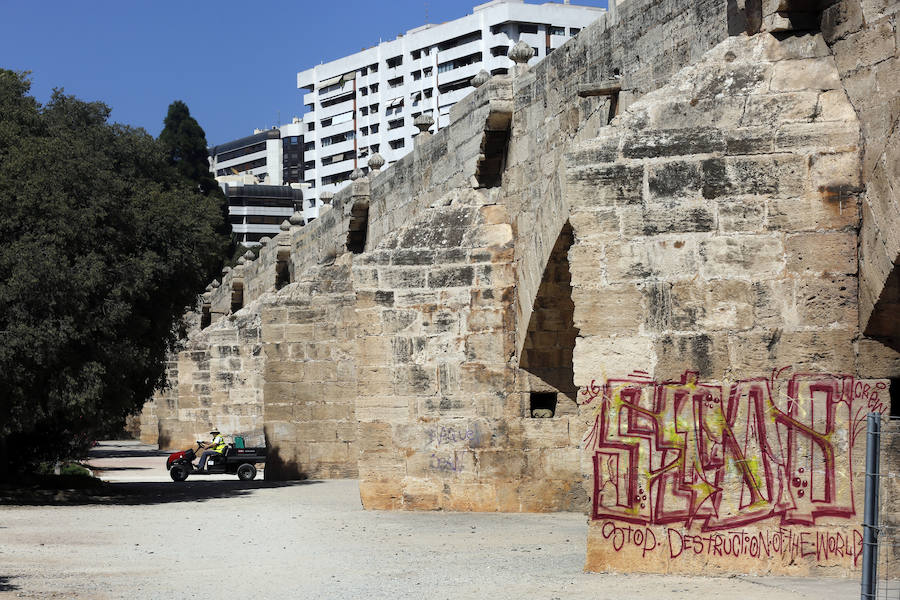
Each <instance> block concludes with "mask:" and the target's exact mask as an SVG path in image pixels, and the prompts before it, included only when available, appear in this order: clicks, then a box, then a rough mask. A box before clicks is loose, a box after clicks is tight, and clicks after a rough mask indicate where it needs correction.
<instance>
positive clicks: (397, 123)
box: [388, 119, 403, 131]
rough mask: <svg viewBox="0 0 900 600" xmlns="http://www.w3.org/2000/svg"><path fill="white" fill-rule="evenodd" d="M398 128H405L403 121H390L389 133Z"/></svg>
mask: <svg viewBox="0 0 900 600" xmlns="http://www.w3.org/2000/svg"><path fill="white" fill-rule="evenodd" d="M398 127H403V119H394V120H393V121H388V131H390V130H391V129H397V128H398Z"/></svg>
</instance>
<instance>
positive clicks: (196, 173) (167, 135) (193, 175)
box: [159, 100, 217, 194]
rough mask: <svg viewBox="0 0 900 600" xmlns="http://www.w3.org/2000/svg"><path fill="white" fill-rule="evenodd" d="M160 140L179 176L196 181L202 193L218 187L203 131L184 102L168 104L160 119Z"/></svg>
mask: <svg viewBox="0 0 900 600" xmlns="http://www.w3.org/2000/svg"><path fill="white" fill-rule="evenodd" d="M163 125H164V126H163V130H162V131H161V132H160V134H159V141H160V142H161V143H162V145H163V147H164V148H165V150H166V157H167V158H168V160H169V164H171V165H173V166H174V167H175V168H177V169H178V172H179V173H181V175H182V176H183V177H185V178H187V179H189V180H190V181H194V182H196V183H197V184H198V185H199V186H200V190H201V192H202V193H204V194H208V193H209V192H210V191H212V190H214V189H217V186H216V182H215V180H214V179H213V177H212V174H211V173H210V172H209V158H208V156H209V154H208V151H207V149H206V133H204V131H203V128H202V127H200V124H199V123H197V120H196V119H195V118H194V117H192V116H191V111H190V110H189V109H188V107H187V104H185V103H184V102H182V101H181V100H176V101H175V102H173V103H172V104H170V105H169V112H168V114H166V118H165V120H164V121H163Z"/></svg>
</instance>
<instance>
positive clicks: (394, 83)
mask: <svg viewBox="0 0 900 600" xmlns="http://www.w3.org/2000/svg"><path fill="white" fill-rule="evenodd" d="M388 85H389V86H391V87H392V88H395V87H397V86H398V85H403V77H395V78H393V79H388Z"/></svg>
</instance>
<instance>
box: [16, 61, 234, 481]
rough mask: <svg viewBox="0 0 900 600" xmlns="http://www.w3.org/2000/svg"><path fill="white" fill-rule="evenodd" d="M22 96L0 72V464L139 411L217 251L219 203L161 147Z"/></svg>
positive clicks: (83, 106)
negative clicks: (1, 381) (1, 380)
mask: <svg viewBox="0 0 900 600" xmlns="http://www.w3.org/2000/svg"><path fill="white" fill-rule="evenodd" d="M29 89H30V82H29V80H28V79H27V75H26V74H23V73H16V72H12V71H7V70H0V307H2V310H0V372H2V373H3V374H4V376H5V381H4V385H3V386H2V387H0V463H2V462H3V459H4V457H3V456H2V454H3V446H5V447H6V451H7V456H6V458H7V460H8V461H9V463H10V464H13V465H17V464H21V463H23V462H27V461H29V460H35V459H42V458H43V459H46V458H59V457H62V456H65V455H66V451H67V450H68V449H69V448H70V447H71V446H72V445H73V444H75V443H77V442H78V440H80V439H82V440H83V439H89V438H90V437H91V436H93V435H96V434H97V432H99V431H102V430H108V429H109V428H110V427H111V426H115V425H118V424H121V422H122V421H123V420H124V418H125V416H126V415H128V414H131V413H134V412H135V411H137V410H139V409H140V407H141V406H142V404H143V403H144V402H145V401H146V400H147V399H148V398H149V397H150V396H151V394H152V393H153V390H154V389H155V388H156V387H158V386H159V385H160V384H161V382H162V381H163V375H164V364H165V362H164V361H165V356H166V352H167V350H168V349H170V348H171V347H172V346H173V344H174V343H175V341H176V339H177V335H178V332H177V331H176V329H177V327H176V324H177V323H179V322H180V318H181V315H182V314H183V312H184V310H185V307H186V306H190V305H193V304H194V302H195V300H196V294H197V293H198V292H200V291H201V290H202V289H203V287H204V286H205V285H206V282H208V281H209V280H210V279H211V278H212V277H213V276H214V275H215V274H216V272H217V271H218V269H219V268H220V266H221V261H222V258H223V257H224V256H225V252H226V251H227V239H226V238H225V237H224V236H223V235H221V234H219V233H217V232H216V229H217V227H219V225H220V221H221V205H220V203H219V200H218V199H217V198H216V197H213V196H206V195H203V194H202V193H199V191H198V187H197V184H196V182H195V181H194V180H191V179H190V178H189V177H186V176H185V175H184V174H183V173H182V172H181V170H180V169H179V168H177V167H176V165H173V164H172V162H171V160H170V158H171V157H170V156H169V155H167V149H166V147H165V145H164V144H162V143H160V142H159V141H157V140H155V139H153V137H151V136H150V135H148V134H147V133H146V132H145V131H143V130H142V129H133V128H130V127H127V126H123V125H118V124H110V123H109V122H108V118H109V114H110V109H109V108H108V107H107V106H106V105H104V104H102V103H100V102H84V101H82V100H78V99H76V98H74V97H72V96H67V95H64V94H63V93H62V92H60V91H58V90H57V91H55V92H54V93H53V96H52V98H51V99H50V101H49V102H48V103H47V104H46V105H44V106H42V105H40V104H39V103H38V102H36V101H35V100H34V98H32V97H30V96H28V95H27V94H28V91H29ZM185 110H186V107H185ZM171 113H172V111H171V109H170V115H171ZM194 123H196V121H194ZM198 127H199V126H198ZM200 133H201V137H202V130H201V132H200ZM204 145H205V144H204ZM204 153H205V149H204ZM2 470H3V466H2V465H0V472H2Z"/></svg>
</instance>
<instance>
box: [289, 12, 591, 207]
mask: <svg viewBox="0 0 900 600" xmlns="http://www.w3.org/2000/svg"><path fill="white" fill-rule="evenodd" d="M603 12H604V10H603V9H600V8H593V7H587V6H576V5H571V4H569V3H568V1H567V2H566V3H564V4H559V3H545V4H539V5H538V4H525V3H524V2H523V0H494V1H492V2H488V3H486V4H481V5H479V6H476V7H475V8H474V9H473V11H472V14H470V15H467V16H465V17H462V18H460V19H456V20H454V21H449V22H446V23H442V24H440V25H423V26H421V27H417V28H416V29H412V30H410V31H407V32H406V34H404V35H401V36H398V37H397V39H395V40H391V41H388V42H382V43H380V44H378V45H377V46H374V47H372V48H368V49H366V50H363V51H361V52H357V53H355V54H351V55H350V56H345V57H344V58H340V59H337V60H333V61H331V62H328V63H324V64H321V65H318V66H316V67H313V68H311V69H307V70H306V71H302V72H300V73H298V74H297V87H298V88H300V89H303V90H306V92H307V93H306V94H304V96H303V103H304V105H305V106H306V107H307V109H308V112H307V113H305V114H304V116H303V121H302V123H303V127H302V134H303V138H304V147H303V153H304V158H303V160H304V164H303V180H304V182H305V183H306V184H307V185H308V186H309V189H307V190H305V191H304V195H305V196H306V198H307V199H308V203H307V204H310V203H312V204H315V210H316V211H318V205H319V202H318V198H319V195H320V194H321V193H322V192H326V191H328V192H335V191H337V190H338V189H340V188H341V187H343V186H344V185H346V184H347V182H348V180H349V177H350V173H351V172H353V170H354V169H355V168H357V167H359V168H361V169H363V170H364V171H365V170H367V162H368V157H369V156H370V155H371V154H373V153H375V152H378V153H379V154H381V156H382V157H383V158H384V159H385V161H386V163H385V164H386V165H390V164H391V163H393V162H395V161H396V160H398V159H399V158H401V157H402V156H404V155H405V154H406V153H408V152H410V151H411V150H412V147H413V137H414V136H415V135H416V134H418V133H419V130H418V129H417V128H416V127H414V126H413V120H414V119H415V118H416V117H417V116H418V115H420V114H422V113H428V114H430V115H431V116H432V117H433V118H434V120H435V129H440V128H443V127H446V126H447V124H448V122H449V118H450V117H449V115H450V107H451V106H453V105H454V104H455V103H456V102H458V101H459V100H461V99H462V98H463V97H464V96H466V95H467V94H469V93H470V92H471V91H472V89H473V88H472V85H471V83H470V81H471V79H472V78H473V77H474V76H475V75H476V74H477V73H478V72H480V71H481V70H482V69H483V70H486V71H488V72H489V73H491V74H492V75H496V74H499V73H506V72H507V71H508V69H510V68H511V67H512V66H513V62H512V61H511V60H510V59H509V58H507V53H508V51H509V49H510V48H511V47H512V46H513V45H515V44H516V43H517V42H518V41H519V40H525V42H527V43H528V44H529V45H530V46H532V47H533V48H534V51H535V54H534V58H532V59H531V61H530V64H534V63H535V62H537V61H539V60H541V59H542V58H544V57H545V56H547V54H549V53H550V52H552V51H553V50H554V49H555V48H558V47H559V46H561V45H562V44H563V43H564V42H565V41H566V40H567V39H568V38H570V37H571V36H573V35H576V34H577V33H578V32H579V31H580V30H581V28H582V27H585V26H587V25H588V24H590V23H592V22H593V21H595V20H596V19H598V18H599V17H600V15H601V14H602V13H603Z"/></svg>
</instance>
